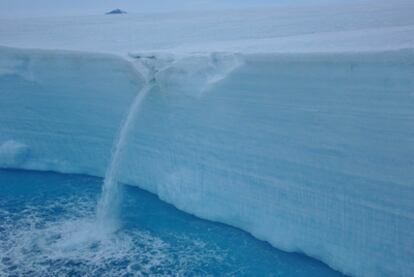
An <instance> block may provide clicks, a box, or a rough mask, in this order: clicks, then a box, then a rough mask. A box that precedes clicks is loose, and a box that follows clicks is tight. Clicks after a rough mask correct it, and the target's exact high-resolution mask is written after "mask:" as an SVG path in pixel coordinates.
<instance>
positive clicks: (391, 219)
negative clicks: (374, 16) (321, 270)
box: [0, 48, 414, 276]
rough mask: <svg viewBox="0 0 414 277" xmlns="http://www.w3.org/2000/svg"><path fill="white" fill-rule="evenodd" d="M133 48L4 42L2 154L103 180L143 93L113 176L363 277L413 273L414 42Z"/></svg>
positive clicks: (11, 161)
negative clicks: (121, 54)
mask: <svg viewBox="0 0 414 277" xmlns="http://www.w3.org/2000/svg"><path fill="white" fill-rule="evenodd" d="M143 56H145V58H142V57H143ZM132 57H135V58H132ZM129 59H130V60H131V62H127V61H125V60H122V59H119V58H118V57H114V56H110V55H97V54H83V53H68V52H52V51H50V52H49V51H32V50H30V51H29V50H16V49H10V48H1V49H0V84H1V86H0V115H1V116H0V149H1V150H0V166H1V167H7V166H11V167H16V168H28V169H38V170H55V171H59V172H69V173H87V174H91V175H97V176H104V175H105V170H106V168H107V167H108V166H109V165H110V163H111V157H110V154H111V150H110V149H111V145H112V144H113V142H114V141H116V134H117V130H119V126H121V125H122V121H123V118H124V117H125V113H126V111H128V110H129V108H130V107H131V103H133V102H134V99H135V103H137V104H139V105H135V107H139V112H138V113H135V112H134V113H133V114H136V116H133V117H131V120H130V121H129V123H128V120H126V121H125V123H124V126H127V127H125V130H127V131H125V134H127V135H125V136H124V138H123V139H121V137H122V133H123V131H121V132H120V135H119V137H120V138H119V139H118V142H122V143H119V144H120V145H121V147H119V150H118V152H119V154H118V155H115V154H114V155H113V158H112V162H113V163H114V165H113V168H114V171H113V172H112V173H108V175H109V176H110V178H107V179H108V180H113V181H115V182H122V183H127V184H131V185H137V186H140V187H141V188H144V189H146V190H148V191H151V192H153V193H156V194H157V195H158V196H159V197H160V198H161V199H163V200H165V201H167V202H169V203H172V204H174V205H175V206H177V207H178V208H180V209H182V210H184V211H187V212H189V213H192V214H195V215H197V216H200V217H203V218H206V219H210V220H215V221H219V222H223V223H227V224H230V225H233V226H236V227H239V228H241V229H243V230H246V231H248V232H250V233H251V234H253V235H254V236H256V237H257V238H259V239H263V240H266V241H268V242H270V243H271V244H272V245H274V246H275V247H278V248H280V249H283V250H286V251H300V252H304V253H306V254H308V255H310V256H312V257H315V258H318V259H320V260H322V261H324V262H326V263H327V264H329V265H330V266H331V267H333V268H335V269H338V270H340V271H342V272H344V273H347V274H350V275H355V276H411V275H412V272H414V262H413V261H414V252H413V249H414V234H413V232H412V231H411V230H413V229H414V217H413V213H414V203H413V201H412V200H413V199H414V186H413V184H412V180H413V179H414V173H413V172H414V168H413V164H414V148H413V145H414V141H413V138H414V130H413V127H412V126H413V125H412V122H413V120H414V95H413V91H414V79H413V76H414V65H413V62H412V61H413V60H414V52H413V51H412V50H410V49H408V50H401V51H391V52H379V53H355V54H346V53H345V54H344V53H342V54H341V53H336V54H292V55H278V54H260V55H254V54H250V55H246V54H244V55H234V54H225V53H217V54H192V55H189V56H184V55H181V56H177V55H169V54H159V53H156V55H154V57H153V55H152V54H151V53H149V54H148V53H145V55H144V54H131V55H130V57H129ZM138 60H139V61H138ZM155 60H156V61H155ZM143 63H145V64H144V65H143ZM132 64H134V65H132ZM140 65H143V66H140ZM137 70H138V71H139V72H142V74H143V75H142V76H146V77H145V78H139V77H137V76H139V74H137V72H136V71H137ZM145 72H147V73H145ZM148 81H149V82H153V84H154V85H153V86H152V88H151V91H147V94H146V96H145V95H144V94H139V95H141V97H143V96H145V99H144V98H142V99H141V100H139V101H138V100H137V99H136V98H135V97H136V95H137V92H139V91H140V90H142V89H143V88H144V87H145V84H146V82H148ZM141 92H142V91H141ZM148 92H149V93H148ZM142 100H145V101H142ZM133 107H134V105H132V108H131V110H134V109H135V108H133ZM115 152H116V150H115ZM115 156H117V158H115ZM109 167H110V168H111V166H109Z"/></svg>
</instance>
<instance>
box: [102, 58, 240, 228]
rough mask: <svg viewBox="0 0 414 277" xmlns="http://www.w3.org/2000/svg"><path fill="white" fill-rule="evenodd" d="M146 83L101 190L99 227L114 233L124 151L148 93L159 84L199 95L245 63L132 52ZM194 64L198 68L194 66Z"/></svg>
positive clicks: (120, 136) (121, 133)
mask: <svg viewBox="0 0 414 277" xmlns="http://www.w3.org/2000/svg"><path fill="white" fill-rule="evenodd" d="M130 56H131V58H133V62H132V63H133V64H134V66H135V69H136V70H137V71H138V73H139V75H141V77H142V78H144V86H143V87H142V89H141V90H140V91H139V93H138V94H137V96H136V97H135V99H134V102H133V103H132V105H131V106H130V108H129V111H128V113H127V116H126V117H125V119H124V121H123V123H122V124H121V128H120V129H119V132H118V135H117V137H116V139H115V141H114V144H113V149H112V157H111V162H110V164H109V167H108V168H107V171H106V173H105V179H104V183H103V186H102V194H101V198H100V199H99V202H98V206H97V227H98V231H99V232H101V231H103V232H104V233H111V232H114V231H116V230H117V229H118V228H119V222H118V221H117V218H118V211H119V206H120V203H121V200H122V193H121V186H120V184H119V183H118V180H117V174H118V171H119V166H120V162H121V159H122V156H123V155H122V154H123V151H124V149H125V146H126V141H127V137H128V134H129V132H130V129H131V127H132V123H133V122H134V119H135V117H136V115H137V113H138V112H139V110H140V107H141V104H142V102H143V100H144V99H145V97H146V95H147V94H148V93H149V91H151V89H152V88H153V87H154V86H155V84H157V85H158V86H159V87H160V88H161V89H165V88H166V87H172V88H174V87H177V86H178V87H180V88H181V90H182V91H183V92H184V93H189V94H192V95H193V96H196V97H200V96H201V94H202V93H203V92H204V91H205V90H207V89H208V88H209V87H210V86H211V85H213V84H214V83H216V82H218V81H220V80H222V79H224V78H225V77H226V76H227V75H228V74H229V73H231V72H232V71H233V70H234V69H236V68H237V67H239V66H240V65H241V64H242V61H241V59H239V57H238V56H237V55H233V54H230V55H228V54H219V53H214V54H210V55H198V56H197V55H192V56H189V57H188V56H184V57H181V58H180V59H177V58H176V57H173V56H170V55H163V56H162V57H161V58H159V57H157V56H155V55H148V54H147V55H130ZM194 68H195V69H194Z"/></svg>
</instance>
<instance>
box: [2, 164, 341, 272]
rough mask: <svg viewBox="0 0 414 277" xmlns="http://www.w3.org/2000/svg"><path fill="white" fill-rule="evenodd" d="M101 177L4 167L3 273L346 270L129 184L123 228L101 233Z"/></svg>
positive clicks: (125, 199)
mask: <svg viewBox="0 0 414 277" xmlns="http://www.w3.org/2000/svg"><path fill="white" fill-rule="evenodd" d="M101 184H102V179H101V178H95V177H90V176H83V175H68V174H57V173H50V172H33V171H17V170H0V276H1V275H23V276H40V275H41V276H55V275H65V276H67V275H70V276H80V275H82V276H104V275H107V276H149V275H151V276H171V275H174V276H223V275H224V276H340V274H339V273H337V272H335V271H333V270H332V269H330V268H329V267H327V266H326V265H324V264H322V263H320V262H318V261H316V260H314V259H311V258H308V257H306V256H304V255H301V254H292V253H285V252H282V251H279V250H277V249H275V248H273V247H271V246H270V245H269V244H268V243H265V242H262V241H259V240H257V239H255V238H253V237H252V236H250V235H249V234H247V233H245V232H243V231H241V230H238V229H236V228H232V227H229V226H226V225H223V224H218V223H214V222H209V221H206V220H202V219H198V218H196V217H194V216H191V215H189V214H186V213H183V212H180V211H178V210H177V209H175V208H174V207H173V206H171V205H168V204H166V203H164V202H162V201H160V200H159V199H158V198H157V197H156V196H154V195H152V194H150V193H147V192H145V191H143V190H141V189H138V188H136V187H131V186H124V188H123V189H124V198H123V204H122V208H121V219H120V220H121V222H122V228H121V229H119V231H117V232H116V233H114V234H106V233H102V232H99V230H97V229H96V224H95V207H96V202H97V199H98V197H99V193H100V189H101Z"/></svg>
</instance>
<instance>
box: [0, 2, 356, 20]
mask: <svg viewBox="0 0 414 277" xmlns="http://www.w3.org/2000/svg"><path fill="white" fill-rule="evenodd" d="M356 1H362V0H0V17H3V18H4V17H7V18H13V17H32V16H35V17H37V16H50V15H52V16H61V15H89V14H91V15H92V14H103V13H105V12H106V11H109V10H112V9H115V8H120V9H123V10H126V11H127V12H130V13H147V12H166V11H180V10H215V9H228V8H235V9H237V8H247V7H252V6H253V7H254V6H266V5H275V4H280V3H283V4H298V3H301V4H310V3H315V2H318V3H320V2H325V3H329V2H344V3H348V2H356Z"/></svg>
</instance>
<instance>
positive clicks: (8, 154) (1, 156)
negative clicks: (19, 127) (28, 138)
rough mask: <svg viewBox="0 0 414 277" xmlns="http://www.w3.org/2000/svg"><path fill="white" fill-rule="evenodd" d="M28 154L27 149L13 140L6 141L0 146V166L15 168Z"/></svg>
mask: <svg viewBox="0 0 414 277" xmlns="http://www.w3.org/2000/svg"><path fill="white" fill-rule="evenodd" d="M28 154H29V147H28V146H27V145H25V144H23V143H20V142H16V141H14V140H8V141H6V142H4V143H2V144H1V145H0V166H1V167H15V166H18V165H21V164H22V163H23V162H24V161H25V160H26V159H27V156H28Z"/></svg>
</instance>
